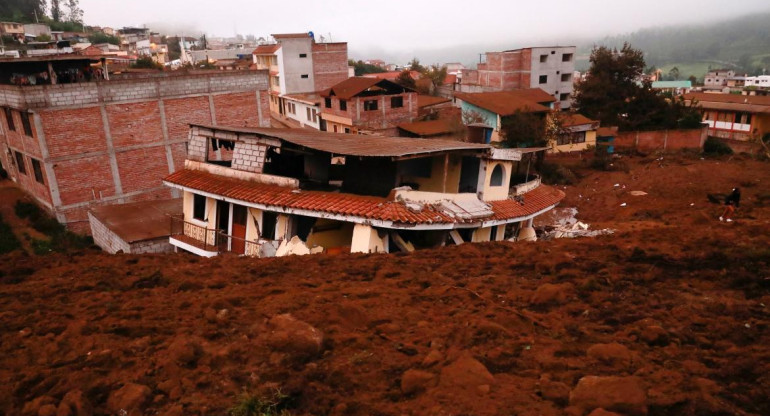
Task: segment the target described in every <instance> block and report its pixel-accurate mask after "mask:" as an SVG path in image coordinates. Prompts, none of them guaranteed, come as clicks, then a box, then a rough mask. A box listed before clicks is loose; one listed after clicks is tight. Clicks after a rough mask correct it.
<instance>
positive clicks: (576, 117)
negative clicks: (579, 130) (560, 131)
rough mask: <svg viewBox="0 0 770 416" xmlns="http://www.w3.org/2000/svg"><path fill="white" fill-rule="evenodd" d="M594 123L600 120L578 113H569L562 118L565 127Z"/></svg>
mask: <svg viewBox="0 0 770 416" xmlns="http://www.w3.org/2000/svg"><path fill="white" fill-rule="evenodd" d="M594 123H598V121H596V120H591V119H590V118H588V117H586V116H584V115H582V114H578V113H567V114H565V115H564V118H563V119H562V126H564V127H573V126H582V125H584V124H594Z"/></svg>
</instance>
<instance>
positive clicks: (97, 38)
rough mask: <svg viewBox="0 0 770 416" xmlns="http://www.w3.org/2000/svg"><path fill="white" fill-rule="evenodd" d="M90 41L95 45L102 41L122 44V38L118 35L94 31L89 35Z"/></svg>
mask: <svg viewBox="0 0 770 416" xmlns="http://www.w3.org/2000/svg"><path fill="white" fill-rule="evenodd" d="M88 41H89V42H91V43H93V44H94V45H97V44H100V43H110V44H113V45H120V39H119V38H118V37H117V36H110V35H108V34H106V33H102V32H94V33H92V34H90V35H89V36H88Z"/></svg>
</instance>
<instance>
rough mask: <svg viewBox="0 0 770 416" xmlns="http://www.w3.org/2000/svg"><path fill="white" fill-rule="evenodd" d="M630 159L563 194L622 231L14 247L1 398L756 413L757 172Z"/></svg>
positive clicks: (65, 409) (100, 409)
mask: <svg viewBox="0 0 770 416" xmlns="http://www.w3.org/2000/svg"><path fill="white" fill-rule="evenodd" d="M630 165H631V169H630V171H629V173H622V172H621V173H615V172H612V173H595V174H594V173H591V172H588V171H587V172H584V173H582V174H581V176H582V179H581V182H580V183H579V184H578V185H576V186H575V187H568V188H566V191H567V193H568V199H567V201H568V202H567V205H569V204H572V205H574V206H576V207H577V208H578V211H579V214H578V217H579V218H580V219H581V220H585V221H588V222H591V223H592V225H594V224H597V226H607V225H610V224H611V225H612V228H614V229H616V230H618V231H617V232H616V234H614V235H609V236H599V237H596V238H578V239H559V240H552V241H543V242H536V243H518V244H514V243H484V244H464V245H462V246H457V247H446V248H442V249H437V250H426V251H419V252H415V253H412V254H408V255H406V254H390V255H383V254H375V255H360V254H343V255H336V256H326V255H318V256H303V257H285V258H273V259H261V260H255V259H251V258H238V257H231V256H224V257H219V258H214V259H202V258H197V257H192V256H188V255H181V254H180V255H145V256H134V255H115V256H111V255H107V254H101V253H99V254H95V253H92V252H76V253H71V254H66V255H65V254H52V255H48V256H30V255H28V254H26V253H24V252H22V251H16V252H13V253H10V254H7V255H5V256H2V257H0V323H1V324H2V327H3V331H2V332H1V333H0V380H4V381H3V385H4V388H3V389H0V412H4V413H5V414H9V415H10V414H13V415H17V414H19V415H53V414H58V415H112V414H120V413H122V412H123V411H125V414H128V415H139V414H150V415H153V414H158V415H195V414H201V415H202V414H206V415H209V414H216V415H223V414H227V412H228V409H231V408H233V406H235V405H237V404H239V403H243V402H244V401H245V400H249V399H253V398H255V397H256V398H264V399H265V400H267V399H270V398H276V397H278V398H279V399H278V400H279V401H280V407H281V408H283V409H285V410H287V411H288V412H290V414H293V415H339V416H342V415H362V416H363V415H471V414H473V415H511V414H516V415H588V414H591V415H595V416H596V415H611V414H626V415H645V414H647V415H674V414H676V415H682V414H684V415H686V414H690V415H725V414H752V415H766V414H770V402H768V400H767V397H770V376H768V374H770V330H769V328H768V324H770V310H768V306H770V274H769V273H768V270H770V268H768V263H770V249H768V247H770V222H768V218H770V207H764V206H760V205H758V204H755V203H754V202H752V201H754V195H755V194H756V193H759V192H760V191H761V190H763V189H764V190H766V189H767V185H765V184H767V183H770V169H767V165H766V164H760V163H756V162H752V161H740V160H739V161H735V160H733V161H731V162H727V161H710V160H706V161H700V160H685V161H681V162H676V163H673V162H672V163H671V164H670V165H668V166H664V167H658V166H657V164H652V163H650V161H649V160H648V159H644V160H640V161H631V163H630ZM717 165H718V166H717ZM617 175H621V176H617ZM739 177H740V178H742V179H739ZM695 179H698V180H697V181H696V180H695ZM739 180H743V181H755V180H756V181H757V185H756V186H754V187H745V186H744V188H745V189H744V199H745V201H744V204H742V205H743V207H742V208H741V210H739V212H738V217H737V221H736V222H735V223H732V224H729V225H728V224H725V223H720V222H718V221H717V220H716V219H715V218H716V216H717V215H718V212H716V211H717V210H718V209H719V207H717V206H715V205H710V204H709V203H708V202H707V201H706V202H704V201H702V200H700V199H704V200H705V193H706V192H703V194H702V195H701V196H700V199H698V193H699V192H701V191H703V190H706V191H708V192H717V191H721V190H722V189H723V188H728V189H729V188H730V187H732V186H735V185H734V184H733V182H735V181H739ZM691 181H692V183H691ZM615 183H623V184H625V185H626V188H625V190H627V191H632V190H641V191H644V192H646V193H647V195H645V196H638V197H633V196H630V195H629V196H626V195H625V194H623V193H622V191H618V190H616V189H615V188H616V187H614V184H615ZM747 183H748V182H747ZM631 198H635V199H631ZM621 200H622V201H621ZM623 201H628V203H627V206H626V208H627V210H625V211H623V210H621V208H620V207H618V206H617V205H619V204H620V202H623ZM691 203H695V204H696V205H695V206H691V205H690V204H691ZM642 212H660V213H661V214H660V215H659V216H655V215H648V216H643V215H641V214H640V213H642ZM278 392H279V393H278Z"/></svg>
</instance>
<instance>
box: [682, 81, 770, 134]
mask: <svg viewBox="0 0 770 416" xmlns="http://www.w3.org/2000/svg"><path fill="white" fill-rule="evenodd" d="M685 100H686V101H687V102H688V103H689V102H693V101H695V102H696V103H697V105H698V106H700V108H701V113H702V114H703V122H704V123H707V124H708V126H709V131H708V134H709V136H714V137H720V138H723V139H732V140H743V141H748V140H758V139H760V138H763V137H765V136H766V135H767V134H770V96H757V95H738V94H708V93H691V94H687V95H685Z"/></svg>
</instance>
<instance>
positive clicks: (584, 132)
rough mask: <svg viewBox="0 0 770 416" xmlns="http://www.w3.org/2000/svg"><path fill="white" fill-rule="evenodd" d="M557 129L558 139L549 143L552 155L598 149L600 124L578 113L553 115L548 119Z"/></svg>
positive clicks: (556, 113) (557, 113)
mask: <svg viewBox="0 0 770 416" xmlns="http://www.w3.org/2000/svg"><path fill="white" fill-rule="evenodd" d="M548 122H549V123H552V126H554V127H555V128H557V129H558V130H560V131H558V132H557V134H558V135H557V137H556V139H552V140H550V141H549V143H548V147H549V150H548V151H549V152H551V153H568V152H582V151H584V150H587V149H589V148H592V147H596V132H597V129H598V128H599V122H598V121H596V120H591V119H589V118H588V117H586V116H584V115H582V114H578V113H561V112H555V113H552V114H551V116H550V117H549V119H548Z"/></svg>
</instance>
